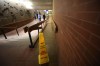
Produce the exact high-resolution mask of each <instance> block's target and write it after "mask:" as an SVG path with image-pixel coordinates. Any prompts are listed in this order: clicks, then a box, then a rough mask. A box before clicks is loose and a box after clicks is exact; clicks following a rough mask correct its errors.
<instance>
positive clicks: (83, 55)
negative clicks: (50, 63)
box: [53, 0, 100, 66]
mask: <svg viewBox="0 0 100 66" xmlns="http://www.w3.org/2000/svg"><path fill="white" fill-rule="evenodd" d="M53 18H54V21H55V22H56V23H57V25H58V33H57V41H58V45H59V66H100V0H54V2H53Z"/></svg>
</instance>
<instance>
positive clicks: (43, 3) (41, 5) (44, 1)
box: [30, 0, 53, 10]
mask: <svg viewBox="0 0 100 66" xmlns="http://www.w3.org/2000/svg"><path fill="white" fill-rule="evenodd" d="M30 1H31V2H32V3H33V8H34V9H38V10H39V9H43V10H52V2H53V0H30Z"/></svg>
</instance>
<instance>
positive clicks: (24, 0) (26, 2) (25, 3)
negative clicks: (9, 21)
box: [10, 0, 33, 9]
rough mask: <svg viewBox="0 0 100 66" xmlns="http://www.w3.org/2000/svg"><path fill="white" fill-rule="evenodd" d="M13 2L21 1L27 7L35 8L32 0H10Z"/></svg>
mask: <svg viewBox="0 0 100 66" xmlns="http://www.w3.org/2000/svg"><path fill="white" fill-rule="evenodd" d="M10 1H11V2H13V3H20V4H22V5H24V6H25V7H26V8H27V9H33V7H32V5H33V4H32V2H30V1H29V0H10Z"/></svg>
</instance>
